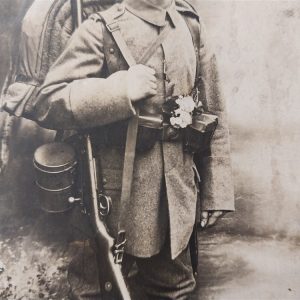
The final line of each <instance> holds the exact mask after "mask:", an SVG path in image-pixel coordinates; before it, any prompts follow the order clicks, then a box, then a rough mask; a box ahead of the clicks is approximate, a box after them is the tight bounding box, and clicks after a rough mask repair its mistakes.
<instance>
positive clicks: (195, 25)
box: [183, 14, 208, 111]
mask: <svg viewBox="0 0 300 300" xmlns="http://www.w3.org/2000/svg"><path fill="white" fill-rule="evenodd" d="M183 17H184V20H185V22H186V24H187V26H188V28H189V30H190V33H191V36H192V39H193V44H194V49H195V54H196V60H197V62H196V77H195V88H196V89H197V92H198V98H199V100H200V101H201V102H202V104H203V108H204V110H206V111H208V104H207V98H206V93H205V84H204V80H203V77H202V74H201V61H200V50H201V29H200V22H199V17H194V16H191V15H186V14H183Z"/></svg>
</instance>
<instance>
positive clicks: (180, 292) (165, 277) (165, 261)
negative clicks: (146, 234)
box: [136, 243, 196, 300]
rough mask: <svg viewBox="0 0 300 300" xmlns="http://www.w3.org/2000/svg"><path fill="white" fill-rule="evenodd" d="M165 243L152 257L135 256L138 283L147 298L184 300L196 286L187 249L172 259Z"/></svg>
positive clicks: (150, 299) (154, 299)
mask: <svg viewBox="0 0 300 300" xmlns="http://www.w3.org/2000/svg"><path fill="white" fill-rule="evenodd" d="M167 245H168V243H166V245H165V246H164V247H163V249H162V251H161V252H160V253H159V254H157V255H155V256H153V257H150V258H137V260H136V263H137V266H138V270H139V272H138V275H137V277H138V278H139V283H140V284H141V286H142V287H143V290H144V291H145V292H146V294H147V296H148V299H149V300H186V299H188V298H189V296H190V294H191V293H192V292H193V290H194V288H195V286H196V282H195V278H194V276H193V270H192V267H191V260H190V256H189V251H188V250H189V249H188V248H186V249H185V250H183V251H182V253H181V254H180V255H179V256H178V257H177V258H176V259H175V260H172V258H171V253H170V248H169V247H168V246H167Z"/></svg>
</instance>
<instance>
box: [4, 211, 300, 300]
mask: <svg viewBox="0 0 300 300" xmlns="http://www.w3.org/2000/svg"><path fill="white" fill-rule="evenodd" d="M22 222H23V224H22V226H19V225H20V224H21V223H22ZM19 223H20V224H19V225H17V226H18V227H17V226H16V227H14V228H6V230H3V232H1V238H0V249H1V252H0V254H1V256H0V257H1V264H2V265H3V268H4V270H3V271H2V273H1V275H0V299H30V300H31V299H32V300H35V299H68V297H67V294H68V290H69V287H68V282H67V279H66V275H67V271H66V270H67V265H68V262H69V260H70V257H72V256H73V255H74V254H75V253H76V249H77V245H76V243H75V242H72V241H70V240H69V241H68V237H67V236H66V234H67V233H66V227H65V226H64V225H66V224H64V222H62V221H61V220H60V219H56V220H53V219H51V218H50V219H49V218H47V217H45V216H43V217H41V218H40V219H36V220H35V221H34V222H32V221H31V222H27V223H26V222H25V221H24V220H19ZM58 224H59V225H61V226H59V228H60V229H58V228H57V225H58ZM43 228H47V230H43ZM199 258H200V263H199V269H200V276H199V278H198V286H197V290H196V292H195V294H194V296H193V297H192V300H196V299H197V300H198V299H201V300H212V299H214V300H289V299H300V288H299V278H300V247H299V244H298V245H297V244H296V243H295V242H292V241H287V240H281V241H279V240H273V239H261V238H257V237H256V238H254V237H245V236H244V237H242V236H239V235H230V234H214V233H207V234H205V235H203V234H202V235H201V236H200V257H199Z"/></svg>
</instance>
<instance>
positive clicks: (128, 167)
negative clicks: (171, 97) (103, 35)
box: [98, 12, 171, 230]
mask: <svg viewBox="0 0 300 300" xmlns="http://www.w3.org/2000/svg"><path fill="white" fill-rule="evenodd" d="M98 15H99V16H100V17H101V18H102V20H103V21H104V23H105V26H106V28H107V30H108V31H109V32H110V33H111V35H112V37H113V39H114V40H115V42H116V45H117V46H118V48H119V50H120V52H121V54H122V55H123V57H124V59H125V61H126V62H127V64H128V66H129V67H131V66H133V65H135V64H136V60H135V59H134V57H133V56H132V54H131V51H130V49H129V48H128V46H127V44H126V42H125V40H124V38H123V36H122V33H121V30H120V26H119V23H118V21H117V20H116V19H115V18H114V17H112V15H111V14H109V13H105V12H100V13H98ZM170 30H171V27H170V26H165V27H164V28H163V29H162V31H161V32H160V34H159V35H158V36H157V37H156V38H155V39H154V41H153V42H152V43H151V45H150V47H149V48H148V49H147V51H146V52H145V54H144V55H143V56H142V58H141V59H140V61H139V63H140V64H146V63H147V62H148V60H149V59H150V58H151V57H152V55H153V54H154V53H155V51H156V49H157V48H158V47H159V46H160V45H161V44H162V42H163V41H164V40H165V38H166V37H167V35H168V33H169V32H170ZM135 109H136V115H135V116H134V117H132V118H131V119H130V120H129V122H128V127H127V135H126V145H125V155H124V165H123V173H122V188H121V199H120V202H121V209H120V211H121V213H123V212H124V209H125V207H124V209H123V205H124V203H128V201H129V199H130V197H131V189H132V179H133V166H134V160H135V152H136V142H137V133H138V125H139V108H138V107H136V108H135ZM118 227H119V228H118V230H120V229H121V228H120V223H119V226H118Z"/></svg>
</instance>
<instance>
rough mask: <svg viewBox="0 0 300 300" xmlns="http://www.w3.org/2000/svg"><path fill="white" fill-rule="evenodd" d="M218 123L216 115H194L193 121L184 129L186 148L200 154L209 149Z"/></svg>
mask: <svg viewBox="0 0 300 300" xmlns="http://www.w3.org/2000/svg"><path fill="white" fill-rule="evenodd" d="M217 125H218V117H217V116H216V115H213V114H208V113H202V114H200V115H196V116H194V118H193V123H192V124H191V125H189V126H188V127H187V128H185V130H184V150H185V151H187V152H191V153H200V154H201V153H203V152H205V151H207V150H208V149H209V148H210V143H211V140H212V137H213V134H214V132H215V130H216V127H217Z"/></svg>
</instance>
